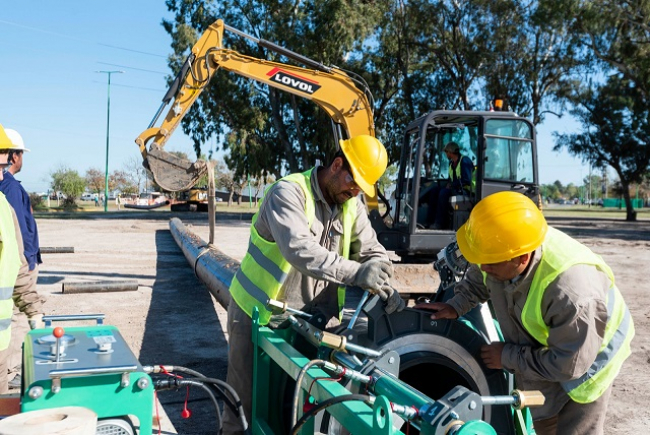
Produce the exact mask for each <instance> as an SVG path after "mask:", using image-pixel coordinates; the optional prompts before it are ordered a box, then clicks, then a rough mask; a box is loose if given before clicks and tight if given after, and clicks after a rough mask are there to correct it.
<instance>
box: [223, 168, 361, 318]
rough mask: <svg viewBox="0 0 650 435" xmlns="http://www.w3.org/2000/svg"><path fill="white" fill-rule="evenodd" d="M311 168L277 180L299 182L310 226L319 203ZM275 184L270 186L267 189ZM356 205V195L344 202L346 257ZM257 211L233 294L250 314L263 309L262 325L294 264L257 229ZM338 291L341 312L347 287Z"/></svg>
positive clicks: (345, 255)
mask: <svg viewBox="0 0 650 435" xmlns="http://www.w3.org/2000/svg"><path fill="white" fill-rule="evenodd" d="M312 171H313V169H310V170H309V171H306V172H303V173H301V174H291V175H288V176H286V177H284V178H282V179H281V180H278V181H282V180H284V181H290V182H293V183H296V184H298V185H299V186H300V188H301V189H302V190H303V192H304V193H305V215H306V217H307V223H308V225H309V227H311V225H312V223H313V221H314V218H315V216H316V202H315V200H314V195H313V193H312V190H311V173H312ZM276 183H277V182H276ZM273 184H275V183H273ZM272 186H273V185H271V186H269V188H267V192H268V189H270V188H271V187H272ZM356 208H357V206H356V198H352V199H350V200H348V201H346V202H345V203H344V204H343V210H342V213H343V237H342V242H341V244H342V253H341V255H342V256H343V257H345V258H348V257H349V253H350V242H351V240H350V238H351V234H352V226H353V225H354V221H355V218H356ZM258 214H259V212H258V213H256V214H255V216H253V222H252V224H251V236H250V242H249V245H248V251H247V252H246V255H245V256H244V259H243V260H242V262H241V267H240V269H239V270H238V271H237V273H236V274H235V276H234V278H233V280H232V283H231V284H230V295H231V297H232V298H233V300H234V301H235V302H236V303H237V305H239V307H240V308H241V309H242V310H243V311H244V312H246V314H248V315H249V316H251V317H252V313H253V308H254V307H257V308H258V309H259V312H260V324H261V325H266V324H268V323H269V320H270V318H271V314H272V312H271V311H270V310H269V308H268V302H269V300H270V299H275V298H276V297H277V296H278V294H279V293H280V289H281V288H282V285H283V283H284V281H285V280H286V278H287V276H288V275H289V272H290V271H291V269H292V266H291V264H289V262H288V261H287V260H285V259H284V257H283V256H282V253H281V252H280V249H279V248H278V246H277V244H276V243H275V242H269V241H268V240H266V239H264V238H263V237H261V236H260V235H259V233H258V232H257V229H256V228H255V222H257V217H258ZM337 293H338V306H339V315H340V314H341V311H342V308H343V305H344V304H345V287H344V286H341V287H339V289H338V292H337Z"/></svg>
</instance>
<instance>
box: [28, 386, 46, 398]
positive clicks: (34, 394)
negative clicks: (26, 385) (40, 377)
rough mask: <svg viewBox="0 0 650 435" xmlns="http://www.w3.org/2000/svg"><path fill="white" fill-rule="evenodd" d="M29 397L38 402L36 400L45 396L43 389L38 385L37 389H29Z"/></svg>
mask: <svg viewBox="0 0 650 435" xmlns="http://www.w3.org/2000/svg"><path fill="white" fill-rule="evenodd" d="M27 395H28V396H29V397H30V398H32V399H34V400H36V399H38V398H39V397H41V396H42V395H43V387H39V386H38V385H37V386H35V387H32V388H30V389H29V393H27Z"/></svg>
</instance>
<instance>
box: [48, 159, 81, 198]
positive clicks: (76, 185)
mask: <svg viewBox="0 0 650 435" xmlns="http://www.w3.org/2000/svg"><path fill="white" fill-rule="evenodd" d="M50 177H52V184H51V186H52V190H54V191H55V192H59V191H60V192H62V193H63V194H64V195H65V196H66V198H65V200H64V201H63V206H64V207H65V208H70V207H75V206H76V203H75V201H76V200H77V198H79V197H80V196H81V194H82V193H83V192H84V190H85V189H86V181H85V180H84V179H83V178H82V177H81V176H80V175H79V173H78V172H77V171H75V170H72V169H70V168H68V167H66V166H63V165H62V166H60V167H59V169H57V170H56V171H54V172H52V173H51V174H50Z"/></svg>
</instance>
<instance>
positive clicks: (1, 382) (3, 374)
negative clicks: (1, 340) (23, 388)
mask: <svg viewBox="0 0 650 435" xmlns="http://www.w3.org/2000/svg"><path fill="white" fill-rule="evenodd" d="M8 358H9V349H5V350H0V394H6V393H7V392H8V391H9V380H8V379H7V359H8Z"/></svg>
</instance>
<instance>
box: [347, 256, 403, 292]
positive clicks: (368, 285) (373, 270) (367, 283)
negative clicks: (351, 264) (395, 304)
mask: <svg viewBox="0 0 650 435" xmlns="http://www.w3.org/2000/svg"><path fill="white" fill-rule="evenodd" d="M391 276H393V266H392V265H391V264H390V263H389V262H386V261H381V260H370V261H366V262H365V263H362V264H361V266H359V270H358V271H357V275H356V276H355V277H354V282H353V283H352V285H355V286H357V287H361V288H362V289H364V290H368V291H369V292H370V293H372V294H378V293H379V292H381V288H382V286H383V284H384V283H385V282H386V281H388V280H389V279H390V277H391Z"/></svg>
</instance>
